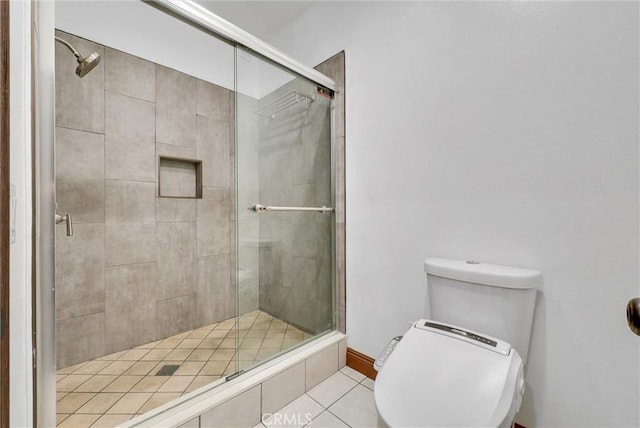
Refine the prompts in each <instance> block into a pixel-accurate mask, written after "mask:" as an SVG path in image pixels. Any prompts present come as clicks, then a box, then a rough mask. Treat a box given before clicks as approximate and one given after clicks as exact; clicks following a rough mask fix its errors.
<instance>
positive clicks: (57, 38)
mask: <svg viewBox="0 0 640 428" xmlns="http://www.w3.org/2000/svg"><path fill="white" fill-rule="evenodd" d="M55 39H56V42H58V43H62V44H63V45H64V46H66V47H67V49H69V50H70V51H71V53H72V54H73V55H74V56H75V57H76V58H77V59H80V54H79V53H78V51H77V50H75V49H74V48H73V46H71V45H70V44H69V42H67V41H66V40H62V39H61V38H60V37H57V36H56V37H55Z"/></svg>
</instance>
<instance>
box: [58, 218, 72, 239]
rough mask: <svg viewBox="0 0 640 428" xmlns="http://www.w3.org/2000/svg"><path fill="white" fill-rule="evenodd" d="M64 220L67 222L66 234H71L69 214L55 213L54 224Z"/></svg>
mask: <svg viewBox="0 0 640 428" xmlns="http://www.w3.org/2000/svg"><path fill="white" fill-rule="evenodd" d="M62 222H65V223H66V224H67V236H73V221H72V220H71V214H65V215H61V214H58V213H56V224H59V223H62Z"/></svg>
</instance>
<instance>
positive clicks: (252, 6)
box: [197, 0, 313, 40]
mask: <svg viewBox="0 0 640 428" xmlns="http://www.w3.org/2000/svg"><path fill="white" fill-rule="evenodd" d="M197 3H199V4H201V5H202V6H204V7H205V8H207V9H209V10H210V11H212V12H213V13H215V14H216V15H218V16H220V17H222V18H224V19H226V20H227V21H229V22H231V23H232V24H235V25H237V26H238V27H240V28H242V29H243V30H245V31H248V32H249V33H251V34H253V35H255V36H257V37H259V38H261V39H263V40H269V39H270V38H271V37H273V36H275V35H276V34H277V33H278V32H279V31H280V30H281V29H282V28H283V27H285V26H286V25H288V24H289V23H290V22H291V21H293V20H294V19H296V18H297V17H298V16H300V15H302V14H303V13H304V12H305V11H306V10H307V9H309V8H310V7H311V6H312V5H313V2H312V1H242V0H235V1H212V0H197Z"/></svg>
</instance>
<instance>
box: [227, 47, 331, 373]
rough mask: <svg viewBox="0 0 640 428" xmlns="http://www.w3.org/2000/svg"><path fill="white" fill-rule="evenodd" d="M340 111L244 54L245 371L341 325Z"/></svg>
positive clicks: (240, 56) (312, 89)
mask: <svg viewBox="0 0 640 428" xmlns="http://www.w3.org/2000/svg"><path fill="white" fill-rule="evenodd" d="M332 107H333V100H332V94H331V91H328V90H326V89H324V88H321V87H319V86H318V85H317V84H315V83H313V82H311V81H309V80H307V79H305V78H302V77H300V76H296V75H294V74H292V73H290V72H288V71H285V70H283V69H282V68H279V67H277V66H275V65H273V64H271V63H268V62H266V61H265V60H263V59H261V58H258V57H256V56H254V55H253V54H251V53H250V52H249V51H247V50H244V49H243V48H240V47H238V48H236V171H237V175H236V179H237V183H236V189H237V191H236V197H237V204H236V207H237V217H236V218H237V249H238V251H237V256H238V264H237V266H238V269H237V286H238V291H237V296H238V299H237V300H238V314H239V321H238V328H237V332H238V344H239V345H238V346H239V350H238V353H237V360H238V368H239V370H244V369H246V368H248V367H251V366H253V365H256V364H259V363H261V362H264V361H266V360H267V359H270V358H272V357H273V356H275V355H278V354H280V353H281V352H284V351H286V350H289V349H291V348H293V347H295V346H298V345H300V344H301V343H303V342H304V341H306V340H308V339H310V338H312V337H314V336H316V335H319V334H321V333H323V332H326V331H329V330H333V329H334V327H335V316H334V312H335V311H334V307H335V305H334V294H335V293H334V266H333V258H334V257H333V233H334V232H333V231H334V213H333V208H332V207H333V194H332V132H331V131H332V126H331V123H332Z"/></svg>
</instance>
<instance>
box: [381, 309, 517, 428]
mask: <svg viewBox="0 0 640 428" xmlns="http://www.w3.org/2000/svg"><path fill="white" fill-rule="evenodd" d="M523 393H524V376H523V364H522V359H521V358H520V355H518V352H517V351H516V350H515V348H513V347H511V345H509V344H508V343H506V342H504V341H501V340H499V339H496V338H493V337H490V336H487V335H483V334H480V333H476V332H472V331H469V330H465V329H463V328H461V327H457V326H451V325H447V324H443V323H436V322H433V321H431V320H426V319H422V320H420V321H417V322H416V323H414V324H413V326H412V327H411V328H410V329H409V331H407V332H406V333H405V335H404V337H403V338H402V340H401V341H400V342H399V343H398V344H397V346H396V347H395V349H394V351H393V352H392V353H391V354H390V355H389V357H388V358H387V359H386V361H385V363H384V365H383V367H382V368H381V369H380V372H379V373H378V376H377V378H376V382H375V387H374V397H375V404H376V408H377V410H378V422H379V426H381V427H500V428H502V427H504V428H507V427H510V426H511V425H512V423H513V420H514V418H515V415H516V413H517V412H518V410H519V408H520V403H521V402H522V395H523Z"/></svg>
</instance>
